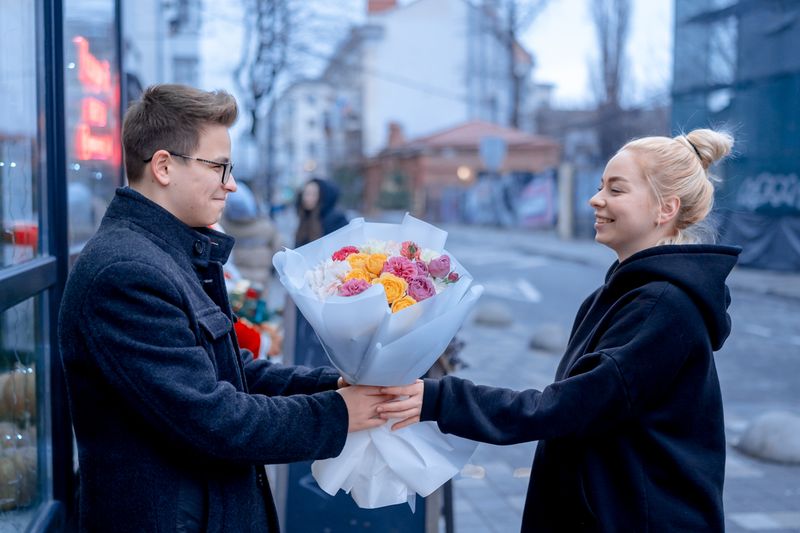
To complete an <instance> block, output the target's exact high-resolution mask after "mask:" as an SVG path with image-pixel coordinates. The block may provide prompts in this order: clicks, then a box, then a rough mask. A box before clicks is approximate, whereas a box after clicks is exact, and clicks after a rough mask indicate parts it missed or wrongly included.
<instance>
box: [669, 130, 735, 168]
mask: <svg viewBox="0 0 800 533" xmlns="http://www.w3.org/2000/svg"><path fill="white" fill-rule="evenodd" d="M681 137H684V142H685V143H686V144H687V145H688V147H689V149H691V150H692V151H693V152H696V153H697V155H698V156H699V157H700V164H701V165H703V168H704V169H706V170H708V167H710V166H711V165H713V164H714V163H716V162H717V161H719V160H720V159H722V158H724V157H725V156H727V155H728V154H730V153H731V148H733V137H732V136H731V135H730V134H729V133H726V132H721V131H714V130H710V129H697V130H692V131H690V132H689V133H687V134H686V135H682V136H681ZM676 139H677V137H676Z"/></svg>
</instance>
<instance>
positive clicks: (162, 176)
mask: <svg viewBox="0 0 800 533" xmlns="http://www.w3.org/2000/svg"><path fill="white" fill-rule="evenodd" d="M169 163H170V155H169V152H167V151H166V150H157V151H156V153H154V154H153V159H151V160H150V163H149V165H150V172H151V173H152V174H153V178H154V179H155V181H156V182H157V183H158V184H159V185H163V186H164V187H166V186H167V185H169V184H170V176H169Z"/></svg>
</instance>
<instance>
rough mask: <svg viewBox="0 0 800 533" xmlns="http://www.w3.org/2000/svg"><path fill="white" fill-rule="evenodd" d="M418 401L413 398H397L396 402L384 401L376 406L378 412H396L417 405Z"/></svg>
mask: <svg viewBox="0 0 800 533" xmlns="http://www.w3.org/2000/svg"><path fill="white" fill-rule="evenodd" d="M418 404H419V401H418V400H414V398H408V399H406V400H398V401H396V402H384V403H382V404H381V405H379V406H378V412H379V413H396V412H398V411H405V410H406V409H411V408H412V407H416V406H418Z"/></svg>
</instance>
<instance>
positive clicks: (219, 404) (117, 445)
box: [59, 188, 348, 533]
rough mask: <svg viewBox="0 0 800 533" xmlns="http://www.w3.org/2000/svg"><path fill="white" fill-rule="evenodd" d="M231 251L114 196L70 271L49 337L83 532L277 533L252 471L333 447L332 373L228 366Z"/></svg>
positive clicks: (154, 208) (336, 399) (341, 414)
mask: <svg viewBox="0 0 800 533" xmlns="http://www.w3.org/2000/svg"><path fill="white" fill-rule="evenodd" d="M232 245H233V239H232V238H231V237H229V236H226V235H223V234H221V233H218V232H215V231H213V230H209V229H205V228H201V229H197V228H190V227H188V226H186V225H184V224H183V223H182V222H180V221H179V220H178V219H177V218H175V217H174V216H173V215H171V214H170V213H169V212H167V211H166V210H164V209H163V208H161V207H160V206H158V205H157V204H155V203H153V202H152V201H150V200H148V199H147V198H145V197H144V196H142V195H141V194H139V193H137V192H135V191H134V190H132V189H129V188H123V189H119V190H118V191H117V194H116V196H115V198H114V199H113V201H112V202H111V204H110V206H109V208H108V211H107V212H106V215H105V217H104V218H103V221H102V223H101V225H100V228H99V230H98V232H97V234H96V235H95V236H94V237H93V238H92V239H91V240H90V241H89V242H88V243H87V245H86V247H85V248H84V250H83V252H82V253H81V255H80V257H79V259H78V260H77V262H76V263H75V266H74V268H73V269H72V272H71V274H70V276H69V280H68V282H67V286H66V289H65V292H64V297H63V301H62V305H61V311H60V317H59V338H60V349H61V357H62V360H63V364H64V370H65V376H66V383H67V390H68V395H69V404H70V411H71V414H72V419H73V422H74V428H75V436H76V439H77V444H78V456H79V463H80V474H81V475H80V496H79V502H80V512H79V514H80V528H81V530H82V531H98V532H107V531H116V532H126V531H130V532H137V533H138V532H142V531H147V532H158V531H163V532H173V531H185V530H188V529H189V528H190V526H194V527H195V528H196V529H199V530H202V531H209V532H221V531H236V532H248V531H252V532H256V531H257V532H265V531H277V529H278V525H277V524H278V523H277V514H276V511H275V507H274V504H273V502H272V496H271V493H270V487H269V483H268V482H267V480H266V478H265V475H264V469H263V465H264V464H267V463H286V462H291V461H300V460H311V459H322V458H327V457H333V456H336V455H338V454H339V453H340V451H341V449H342V447H343V446H344V442H345V438H346V435H347V420H348V416H347V409H346V406H345V403H344V401H343V399H342V397H341V396H340V395H339V394H337V393H336V392H335V391H334V390H332V389H335V387H336V384H335V383H336V379H337V377H338V374H337V373H336V372H335V371H333V370H332V369H317V370H313V371H312V370H310V369H303V368H297V367H283V366H280V365H273V364H270V363H269V362H266V361H264V360H253V359H252V357H251V356H250V354H249V352H244V353H240V352H239V348H238V345H237V342H236V338H235V334H234V331H233V327H232V325H233V323H232V320H233V319H234V318H233V316H232V315H231V310H230V306H229V304H228V299H227V295H226V293H225V285H224V280H223V273H222V263H224V262H225V260H226V259H227V257H228V254H229V253H230V250H231V247H232ZM321 391H322V392H321ZM306 394H308V395H306ZM197 511H199V516H191V515H192V514H196V512H197ZM187 514H188V516H187Z"/></svg>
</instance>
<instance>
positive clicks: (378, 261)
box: [365, 254, 386, 276]
mask: <svg viewBox="0 0 800 533" xmlns="http://www.w3.org/2000/svg"><path fill="white" fill-rule="evenodd" d="M384 263H386V254H370V256H369V257H367V260H366V262H365V266H366V267H367V270H368V271H369V273H370V274H373V275H375V276H378V275H380V273H381V270H383V264H384Z"/></svg>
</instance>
